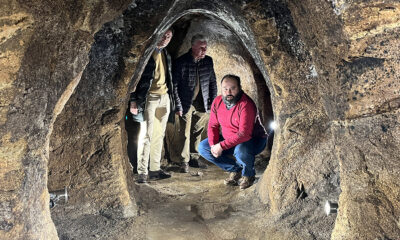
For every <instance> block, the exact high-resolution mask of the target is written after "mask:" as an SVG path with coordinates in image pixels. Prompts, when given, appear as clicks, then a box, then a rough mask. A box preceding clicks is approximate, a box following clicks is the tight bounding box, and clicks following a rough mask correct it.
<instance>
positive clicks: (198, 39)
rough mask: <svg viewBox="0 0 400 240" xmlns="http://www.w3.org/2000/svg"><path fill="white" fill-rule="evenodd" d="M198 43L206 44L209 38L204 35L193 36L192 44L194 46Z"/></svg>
mask: <svg viewBox="0 0 400 240" xmlns="http://www.w3.org/2000/svg"><path fill="white" fill-rule="evenodd" d="M197 41H201V42H204V41H207V38H206V36H204V35H203V34H199V33H198V34H195V35H193V37H192V40H191V41H190V42H191V44H192V46H193V45H194V44H195V43H196V42H197Z"/></svg>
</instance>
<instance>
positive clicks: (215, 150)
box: [211, 143, 223, 158]
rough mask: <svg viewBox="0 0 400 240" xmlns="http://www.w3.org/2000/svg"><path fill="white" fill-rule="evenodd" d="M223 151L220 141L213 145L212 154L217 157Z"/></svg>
mask: <svg viewBox="0 0 400 240" xmlns="http://www.w3.org/2000/svg"><path fill="white" fill-rule="evenodd" d="M222 151H223V149H222V147H221V144H219V143H217V144H215V145H212V146H211V154H212V155H213V156H214V157H216V158H217V157H219V156H221V155H222Z"/></svg>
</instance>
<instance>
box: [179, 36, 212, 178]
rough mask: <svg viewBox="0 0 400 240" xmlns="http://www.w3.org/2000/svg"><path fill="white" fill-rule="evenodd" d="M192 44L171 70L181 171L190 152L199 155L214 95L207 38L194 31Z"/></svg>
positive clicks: (184, 169)
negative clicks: (179, 139)
mask: <svg viewBox="0 0 400 240" xmlns="http://www.w3.org/2000/svg"><path fill="white" fill-rule="evenodd" d="M191 44H192V47H191V49H190V50H189V51H188V52H187V53H186V54H184V55H182V56H181V57H179V58H178V59H177V60H176V62H175V64H174V69H173V80H174V83H175V86H174V87H175V88H176V91H177V93H178V97H177V98H176V99H175V101H176V114H178V115H179V125H180V128H181V131H180V132H181V136H182V138H183V139H182V141H183V142H184V145H183V146H182V150H181V151H180V158H181V159H180V160H181V162H182V164H181V171H182V172H188V171H189V160H190V157H191V153H192V156H194V155H197V156H198V153H197V152H198V151H197V146H198V145H199V143H200V140H201V134H202V132H203V130H204V129H205V127H206V126H207V122H208V118H209V112H210V107H211V103H212V102H213V100H214V98H215V97H216V96H217V83H216V79H215V72H214V64H213V60H212V58H211V57H210V56H206V51H207V39H206V38H205V37H204V36H203V35H201V34H196V35H194V36H193V37H192V41H191ZM182 133H184V134H182Z"/></svg>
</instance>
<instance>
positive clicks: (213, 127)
mask: <svg viewBox="0 0 400 240" xmlns="http://www.w3.org/2000/svg"><path fill="white" fill-rule="evenodd" d="M217 100H218V99H215V100H214V101H213V103H212V105H211V113H210V120H209V121H208V129H207V134H208V143H209V144H210V146H212V145H215V144H217V143H218V142H219V127H220V124H219V122H218V118H217V109H216V105H218V104H216V101H217Z"/></svg>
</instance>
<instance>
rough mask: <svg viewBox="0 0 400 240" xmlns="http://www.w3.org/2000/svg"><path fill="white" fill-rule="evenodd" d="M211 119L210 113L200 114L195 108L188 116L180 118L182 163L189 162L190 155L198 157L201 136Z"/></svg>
mask: <svg viewBox="0 0 400 240" xmlns="http://www.w3.org/2000/svg"><path fill="white" fill-rule="evenodd" d="M209 118H210V114H209V113H205V112H198V111H196V110H195V108H194V107H193V106H191V107H190V109H189V111H188V112H187V113H186V114H184V115H183V116H182V117H179V126H180V132H181V134H180V136H181V141H180V143H183V146H182V147H181V151H180V160H181V162H189V160H190V154H196V155H198V146H199V144H200V141H201V134H202V133H203V131H204V129H205V128H207V126H208V120H209ZM183 133H184V134H183Z"/></svg>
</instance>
